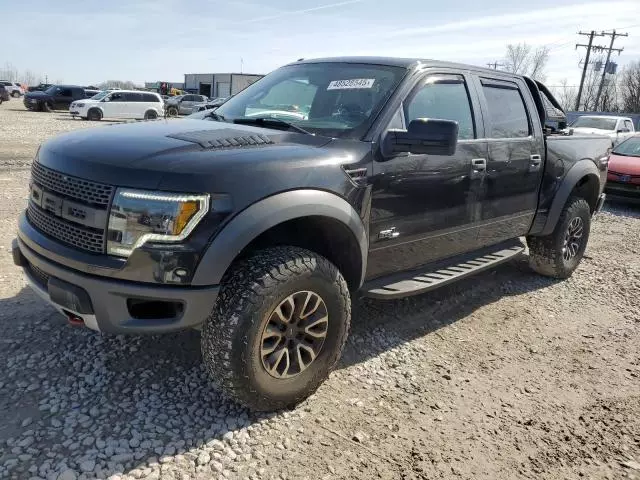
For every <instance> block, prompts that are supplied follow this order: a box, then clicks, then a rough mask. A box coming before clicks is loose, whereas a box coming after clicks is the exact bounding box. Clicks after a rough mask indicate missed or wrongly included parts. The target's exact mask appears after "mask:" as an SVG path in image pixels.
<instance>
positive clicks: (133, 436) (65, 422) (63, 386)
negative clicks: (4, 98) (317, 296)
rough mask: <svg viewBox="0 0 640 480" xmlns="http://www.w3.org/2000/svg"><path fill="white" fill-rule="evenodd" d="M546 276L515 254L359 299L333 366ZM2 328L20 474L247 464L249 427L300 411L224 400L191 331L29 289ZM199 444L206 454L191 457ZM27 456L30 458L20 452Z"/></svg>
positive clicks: (4, 412) (2, 310)
mask: <svg viewBox="0 0 640 480" xmlns="http://www.w3.org/2000/svg"><path fill="white" fill-rule="evenodd" d="M553 283H554V282H553V281H552V280H549V279H545V278H542V277H538V276H536V275H534V274H533V273H532V272H530V271H529V270H528V268H527V267H526V264H524V263H523V262H522V261H521V262H515V263H512V264H507V265H505V266H502V267H501V268H499V269H497V270H494V271H492V272H485V273H481V274H479V275H477V276H476V277H475V278H472V279H469V280H467V281H462V282H459V283H457V284H455V285H451V286H449V287H444V288H442V289H439V290H436V291H434V292H431V293H428V294H425V295H421V296H417V297H412V298H409V299H405V300H398V301H392V302H374V301H370V300H359V301H356V302H355V305H354V313H353V320H352V332H351V335H350V337H349V340H348V343H347V346H346V349H345V352H344V355H343V359H342V361H341V363H340V365H339V368H340V369H343V368H348V367H350V366H352V365H355V364H358V363H361V362H364V361H367V360H368V359H370V358H372V357H375V356H377V355H379V354H381V353H383V352H384V351H386V350H389V349H392V348H394V347H396V346H398V345H400V344H402V343H404V342H408V341H411V340H413V339H415V338H418V337H421V336H424V335H429V334H432V333H433V332H436V331H437V330H438V329H440V328H442V327H444V326H446V325H450V324H452V323H455V322H457V321H458V320H460V319H462V318H464V317H466V316H467V315H469V314H470V313H472V312H473V311H474V310H476V309H478V308H479V307H482V306H484V305H487V304H490V303H492V302H494V301H497V300H498V299H499V298H500V297H502V296H505V295H520V294H523V293H526V292H528V291H531V290H535V289H539V288H544V287H546V286H549V285H551V284H553ZM0 334H1V336H0V361H1V362H2V364H3V365H5V368H4V369H2V370H0V460H2V461H3V462H4V465H8V464H9V465H13V467H11V468H12V471H11V473H12V474H15V475H17V478H22V477H23V476H25V475H26V476H27V477H28V476H30V475H29V474H28V469H29V468H31V467H33V466H36V467H40V466H41V465H42V464H43V462H45V461H47V460H50V463H49V465H50V469H49V471H48V472H49V473H51V472H54V471H59V470H61V469H64V468H70V469H73V470H75V471H76V472H77V473H78V474H79V473H80V471H81V468H80V465H81V464H82V463H83V462H85V461H87V460H88V459H94V460H96V459H97V463H96V467H95V468H96V469H95V470H94V473H93V475H94V476H96V477H97V478H106V477H108V476H109V475H112V474H114V473H119V474H122V473H130V472H132V471H133V470H136V471H137V473H140V474H141V475H143V473H141V471H145V469H147V470H148V469H149V468H150V465H151V467H153V468H154V470H159V468H160V466H159V465H158V462H160V460H161V459H162V457H170V458H171V461H170V462H168V463H164V460H163V462H162V469H163V470H162V475H163V476H164V475H165V474H166V475H168V474H169V472H170V471H171V470H172V469H178V468H181V467H180V466H181V465H182V466H183V467H184V468H187V469H193V468H195V467H194V464H195V462H196V461H198V462H202V461H205V463H206V461H207V459H208V461H209V462H213V463H211V464H210V465H211V466H212V467H213V468H214V475H215V469H225V470H226V469H228V470H232V469H233V468H234V465H235V466H236V468H237V464H238V461H241V460H246V462H245V463H247V462H249V459H248V457H244V455H246V453H245V451H244V449H243V448H244V447H243V446H242V445H246V441H247V440H246V439H247V438H248V435H249V433H250V434H251V437H254V436H255V435H260V432H261V430H262V429H267V428H269V427H268V426H266V425H265V422H266V421H267V420H268V419H270V418H272V417H274V416H276V417H278V416H281V415H296V412H299V411H301V410H302V408H299V409H298V410H296V411H294V412H292V413H291V414H289V413H282V412H281V413H278V414H253V413H250V412H248V411H247V410H245V409H244V408H242V407H239V406H238V405H236V404H233V403H231V402H229V401H227V400H225V399H223V398H222V396H221V395H220V393H219V392H218V391H217V390H216V389H215V388H214V387H213V386H212V385H211V383H210V382H209V380H208V377H207V374H206V371H205V369H204V367H203V365H202V362H201V356H200V345H199V340H200V334H199V332H197V331H187V332H181V333H176V334H169V335H163V336H134V337H124V336H109V335H101V334H99V333H95V332H92V331H90V330H88V329H83V328H75V327H71V326H69V325H67V324H66V322H65V321H64V319H63V318H62V317H61V316H60V315H58V314H57V313H56V312H55V311H54V310H52V309H51V308H50V307H49V306H47V305H45V304H44V303H43V302H42V301H41V300H40V299H38V298H37V297H36V296H35V294H33V293H32V292H31V291H30V290H29V289H28V288H24V289H22V290H21V291H20V292H19V293H18V294H17V295H15V296H14V297H12V298H9V299H3V300H0ZM318 395H322V393H319V394H318ZM313 401H314V399H313V397H312V398H311V399H310V400H309V403H310V404H313ZM248 429H249V430H248ZM34 432H36V433H34ZM29 442H31V444H30V445H29V446H28V447H26V448H23V447H21V446H20V445H23V444H25V443H29ZM204 445H207V446H208V447H209V453H208V454H207V455H208V456H207V457H205V458H204V459H202V458H201V459H200V460H198V455H200V453H201V451H200V450H196V449H198V448H200V447H203V446H204ZM4 446H6V447H7V448H4V449H3V448H2V447H4ZM247 452H248V449H247ZM25 453H28V454H29V455H32V457H31V458H30V459H29V460H26V461H25V460H24V458H25V457H24V456H23V459H22V460H20V459H19V455H24V454H25ZM47 454H49V456H47ZM51 454H53V455H55V456H54V457H53V460H51V458H52V457H51V456H50V455H51ZM230 458H231V459H233V458H237V459H238V460H236V461H233V460H229V459H230ZM14 460H15V462H14V463H12V462H13V461H14ZM7 461H9V463H7ZM253 461H254V463H255V458H254V459H253ZM165 465H166V466H165ZM185 465H186V467H185ZM189 465H191V466H189ZM84 466H85V468H86V464H85V465H84ZM207 468H209V470H207V471H208V472H211V467H207ZM137 473H136V475H137ZM243 474H244V471H243ZM146 475H148V473H146V474H144V475H143V476H146ZM40 476H41V477H46V476H47V472H40ZM136 478H139V477H137V476H136Z"/></svg>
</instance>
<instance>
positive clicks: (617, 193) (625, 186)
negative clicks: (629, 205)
mask: <svg viewBox="0 0 640 480" xmlns="http://www.w3.org/2000/svg"><path fill="white" fill-rule="evenodd" d="M604 191H605V192H607V193H608V194H609V195H611V196H612V197H626V198H639V199H640V185H637V184H633V183H622V182H612V181H611V180H609V181H608V182H607V183H606V185H605V187H604Z"/></svg>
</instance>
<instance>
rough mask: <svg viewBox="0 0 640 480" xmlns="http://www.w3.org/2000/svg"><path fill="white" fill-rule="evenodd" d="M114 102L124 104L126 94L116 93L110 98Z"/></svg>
mask: <svg viewBox="0 0 640 480" xmlns="http://www.w3.org/2000/svg"><path fill="white" fill-rule="evenodd" d="M110 99H111V101H112V102H124V94H122V93H120V92H114V93H112V94H111V97H110Z"/></svg>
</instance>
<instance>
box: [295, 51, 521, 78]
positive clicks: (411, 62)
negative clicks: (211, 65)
mask: <svg viewBox="0 0 640 480" xmlns="http://www.w3.org/2000/svg"><path fill="white" fill-rule="evenodd" d="M298 63H364V64H371V65H387V66H391V67H403V68H407V69H410V68H416V67H418V66H428V67H449V68H461V69H465V70H474V71H479V72H487V73H491V74H492V75H495V74H500V75H507V76H512V77H522V75H517V74H514V73H509V72H504V71H502V70H493V69H488V68H483V67H478V66H476V65H466V64H462V63H454V62H443V61H440V60H430V59H427V58H399V57H370V56H361V57H326V58H309V59H300V60H298V61H296V62H291V63H290V64H289V65H295V64H298Z"/></svg>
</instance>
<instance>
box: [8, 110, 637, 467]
mask: <svg viewBox="0 0 640 480" xmlns="http://www.w3.org/2000/svg"><path fill="white" fill-rule="evenodd" d="M96 126H97V124H95V123H90V122H80V121H72V120H70V119H68V118H67V117H66V115H65V114H62V113H52V114H45V113H31V112H25V111H24V110H22V106H21V105H20V104H19V102H16V101H13V100H12V101H11V102H8V103H7V104H3V105H2V106H0V131H2V132H3V136H2V139H0V165H2V167H1V168H2V170H1V173H0V190H1V191H2V202H1V203H0V246H1V247H2V248H1V249H0V266H1V267H0V280H1V281H0V365H2V366H3V368H2V369H1V370H0V478H15V479H32V480H35V479H38V478H40V479H49V480H73V479H89V478H109V479H111V480H115V479H133V478H135V479H139V478H143V479H159V478H162V479H210V478H243V479H244V478H265V479H270V478H288V479H305V478H306V479H325V478H326V479H329V478H341V479H347V478H361V479H371V478H381V479H396V478H403V479H433V478H447V479H448V478H468V479H479V478H486V479H520V478H523V479H524V478H531V479H534V478H535V479H541V478H544V479H573V478H578V477H583V478H589V479H600V478H608V479H614V478H640V347H639V346H638V340H639V338H640V309H639V307H640V297H639V296H638V292H639V291H640V256H639V255H638V254H639V253H640V252H639V250H640V245H639V243H638V238H639V236H640V208H638V207H634V206H628V205H621V204H613V205H607V207H606V211H605V212H604V213H603V214H602V215H600V216H599V218H598V220H597V222H596V223H595V224H594V229H593V232H592V238H591V242H590V245H589V248H588V250H587V256H586V258H585V260H584V261H583V263H582V265H581V267H580V268H579V269H578V271H577V272H576V273H575V275H574V276H573V277H572V278H571V279H569V280H567V281H564V282H556V281H552V280H549V279H545V278H542V277H539V276H536V275H535V274H533V273H531V272H530V271H529V270H528V268H527V266H526V262H525V261H519V262H515V263H512V264H509V265H505V266H503V267H501V268H499V269H498V270H496V271H493V272H487V273H483V274H480V275H478V276H476V277H475V278H473V279H470V280H467V281H464V282H461V283H458V284H456V285H453V286H450V287H445V288H443V289H441V290H438V291H436V292H432V293H430V294H426V295H422V296H419V297H413V298H410V299H406V300H402V301H395V302H387V303H383V302H370V301H359V302H357V303H356V305H355V307H354V318H353V322H352V326H353V330H352V334H351V336H350V339H349V341H348V345H347V348H346V352H345V354H344V358H343V360H342V362H341V364H340V366H339V369H338V370H337V371H335V372H334V373H333V374H332V375H331V377H330V379H329V380H328V381H327V382H326V384H325V385H323V386H322V387H321V388H320V390H319V391H318V393H317V394H316V395H314V396H313V397H312V398H311V399H309V400H308V401H306V402H305V403H304V404H303V405H301V406H300V407H299V408H297V409H296V410H294V411H291V412H281V413H278V414H270V415H253V414H250V413H248V412H247V411H245V410H243V409H241V408H239V407H237V406H235V405H232V404H229V403H226V402H225V401H223V400H222V399H221V398H220V396H219V394H218V393H217V392H216V391H214V390H212V389H211V387H210V386H209V384H208V382H207V379H206V375H205V372H204V369H203V367H202V365H201V361H200V354H199V343H198V342H199V333H198V332H191V331H190V332H183V333H180V334H174V335H166V336H159V337H121V336H107V335H100V334H97V333H94V332H92V331H89V330H86V329H78V328H73V327H71V326H69V325H67V324H65V322H64V320H63V319H62V318H61V317H60V316H59V315H58V314H56V313H55V312H54V311H53V310H52V309H51V308H50V307H48V306H47V305H46V304H44V303H43V302H42V301H41V300H39V299H38V298H37V297H36V296H35V295H34V294H33V293H32V292H31V291H30V290H29V289H28V288H26V287H25V283H24V281H23V279H22V277H21V275H20V272H19V270H18V269H17V268H16V267H14V266H13V264H12V261H11V256H10V251H9V245H10V241H11V239H12V237H13V235H14V231H15V223H16V217H17V216H18V214H19V212H20V210H21V209H22V208H23V207H24V204H25V200H26V192H27V184H28V169H27V168H28V167H25V166H27V165H28V164H29V163H30V160H31V158H32V157H33V155H34V154H35V150H36V148H37V145H38V144H39V143H40V142H41V141H42V140H43V139H45V138H47V137H50V136H51V135H54V134H56V133H58V132H61V131H66V130H71V129H73V128H88V127H96ZM100 128H102V127H100Z"/></svg>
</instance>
